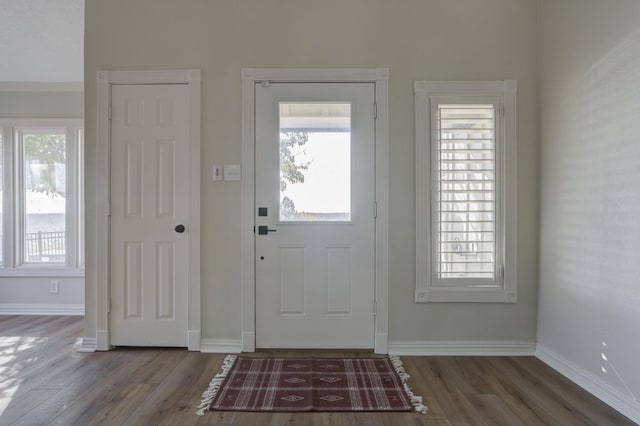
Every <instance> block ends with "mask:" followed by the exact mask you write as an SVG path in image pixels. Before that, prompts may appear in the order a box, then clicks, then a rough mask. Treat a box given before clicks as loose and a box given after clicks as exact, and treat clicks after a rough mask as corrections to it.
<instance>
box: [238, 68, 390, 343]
mask: <svg viewBox="0 0 640 426" xmlns="http://www.w3.org/2000/svg"><path fill="white" fill-rule="evenodd" d="M241 75H242V164H243V167H242V196H241V197H242V207H241V215H242V217H241V238H242V258H241V267H242V277H241V280H242V286H241V294H242V310H241V312H242V351H243V352H254V351H255V349H256V324H255V321H256V291H255V278H256V274H255V250H256V249H255V234H254V225H255V180H254V178H255V85H256V83H259V82H264V81H267V82H278V83H374V86H375V103H376V120H375V163H376V164H375V201H376V205H377V214H376V226H375V289H374V294H375V305H374V306H375V307H374V309H375V313H376V315H375V320H374V351H375V353H379V354H386V353H387V347H388V323H389V315H388V302H389V300H388V299H389V265H388V263H389V254H388V252H389V95H388V93H389V69H388V68H350V69H348V68H340V69H317V68H316V69H311V68H304V69H302V68H243V69H242V74H241Z"/></svg>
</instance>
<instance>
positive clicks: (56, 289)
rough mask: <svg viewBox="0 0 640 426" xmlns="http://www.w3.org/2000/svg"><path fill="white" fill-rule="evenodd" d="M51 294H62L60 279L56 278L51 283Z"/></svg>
mask: <svg viewBox="0 0 640 426" xmlns="http://www.w3.org/2000/svg"><path fill="white" fill-rule="evenodd" d="M49 294H60V281H57V280H54V281H51V282H50V283H49Z"/></svg>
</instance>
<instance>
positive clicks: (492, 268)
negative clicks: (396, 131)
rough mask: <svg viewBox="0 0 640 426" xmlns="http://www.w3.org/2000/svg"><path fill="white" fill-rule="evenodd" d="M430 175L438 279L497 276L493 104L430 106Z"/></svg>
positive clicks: (436, 275) (476, 278) (454, 279)
mask: <svg viewBox="0 0 640 426" xmlns="http://www.w3.org/2000/svg"><path fill="white" fill-rule="evenodd" d="M435 108H436V111H434V112H435V113H436V114H437V123H434V124H436V126H435V129H434V130H435V133H436V134H435V137H434V139H433V143H434V144H435V146H433V154H434V155H433V157H434V159H435V161H436V164H434V165H433V166H434V167H433V169H432V171H433V175H432V179H433V182H434V184H435V194H434V195H435V199H434V201H435V203H434V206H433V207H434V212H433V215H432V219H433V224H432V226H433V231H434V239H435V240H436V241H435V247H434V249H435V253H434V261H435V264H434V265H433V266H434V270H433V273H434V274H435V277H434V278H436V279H437V280H447V281H452V282H454V281H457V280H464V279H474V280H476V281H477V280H478V279H480V280H482V281H484V280H485V279H486V280H488V281H493V280H495V278H496V276H495V275H496V271H497V268H496V240H497V236H496V231H497V230H496V213H497V211H498V210H497V205H496V203H497V197H496V194H497V182H496V176H497V174H496V165H497V161H496V158H497V156H496V129H497V122H496V120H497V117H496V115H497V114H496V113H497V111H496V106H495V105H494V104H438V105H435Z"/></svg>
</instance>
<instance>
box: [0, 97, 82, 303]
mask: <svg viewBox="0 0 640 426" xmlns="http://www.w3.org/2000/svg"><path fill="white" fill-rule="evenodd" d="M83 116H84V95H83V93H82V92H0V118H82V117H83ZM52 279H55V280H58V281H60V294H49V282H50V281H51V280H52ZM83 304H84V278H82V277H79V278H78V277H41V278H23V277H2V276H1V271H0V312H2V311H3V309H5V308H8V309H9V310H10V311H11V310H13V309H31V308H30V307H31V306H36V308H35V309H36V310H37V305H48V306H49V307H52V308H53V307H54V306H55V305H64V306H69V305H74V306H75V307H82V305H83ZM31 312H33V311H31ZM42 312H43V313H47V312H50V311H42Z"/></svg>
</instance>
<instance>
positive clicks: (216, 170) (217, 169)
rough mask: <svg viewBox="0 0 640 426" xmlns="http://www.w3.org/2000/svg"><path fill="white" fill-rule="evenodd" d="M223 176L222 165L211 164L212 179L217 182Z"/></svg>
mask: <svg viewBox="0 0 640 426" xmlns="http://www.w3.org/2000/svg"><path fill="white" fill-rule="evenodd" d="M222 178H223V176H222V166H219V165H217V164H214V165H213V181H214V182H217V181H219V180H222Z"/></svg>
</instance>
